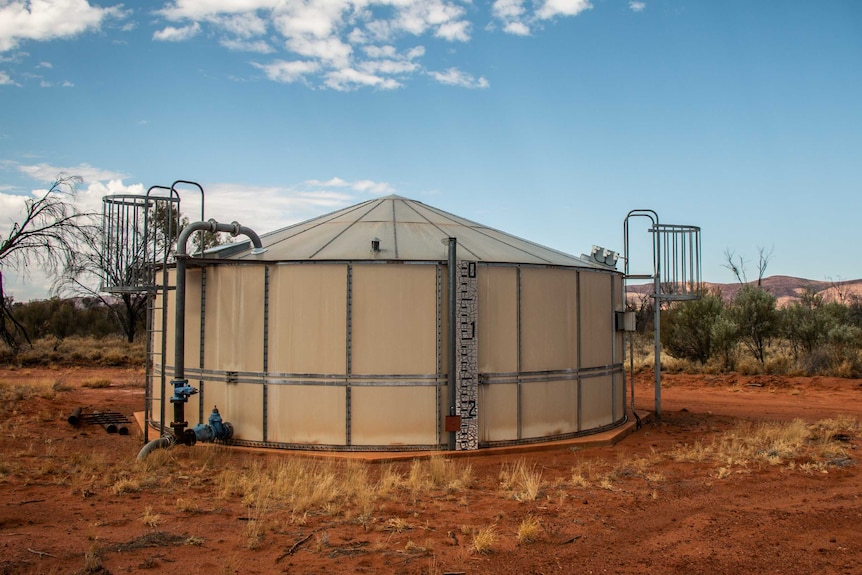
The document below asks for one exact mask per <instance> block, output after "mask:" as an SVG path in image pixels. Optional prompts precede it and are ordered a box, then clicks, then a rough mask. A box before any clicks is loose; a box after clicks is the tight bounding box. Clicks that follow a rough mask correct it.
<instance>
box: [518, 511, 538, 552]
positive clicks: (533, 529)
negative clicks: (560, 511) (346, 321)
mask: <svg viewBox="0 0 862 575" xmlns="http://www.w3.org/2000/svg"><path fill="white" fill-rule="evenodd" d="M541 534H542V524H541V523H540V522H539V520H538V519H537V518H536V517H534V516H532V515H527V516H526V517H524V519H523V520H522V521H521V524H520V525H518V543H521V544H523V545H527V544H530V543H534V542H536V541H538V540H539V538H540V537H541Z"/></svg>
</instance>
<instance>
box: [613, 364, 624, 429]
mask: <svg viewBox="0 0 862 575" xmlns="http://www.w3.org/2000/svg"><path fill="white" fill-rule="evenodd" d="M625 377H626V374H625V372H623V373H618V374H616V375H615V376H614V382H615V384H616V387H615V388H614V407H615V409H616V416H617V419H619V418H620V417H622V416H623V414H624V413H625V411H626V398H625V395H624V394H623V388H624V387H625V384H626V382H625Z"/></svg>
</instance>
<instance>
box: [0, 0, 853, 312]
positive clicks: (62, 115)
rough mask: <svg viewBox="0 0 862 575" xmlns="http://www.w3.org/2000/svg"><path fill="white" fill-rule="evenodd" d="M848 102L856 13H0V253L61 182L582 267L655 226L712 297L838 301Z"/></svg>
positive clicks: (293, 3) (476, 4)
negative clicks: (462, 221)
mask: <svg viewBox="0 0 862 575" xmlns="http://www.w3.org/2000/svg"><path fill="white" fill-rule="evenodd" d="M860 102H862V3H860V2H856V1H853V0H850V1H845V2H841V1H832V2H810V1H793V0H785V1H769V0H764V1H758V2H752V1H750V0H740V1H736V0H724V1H705V0H704V1H683V0H644V1H640V2H633V1H630V0H535V1H533V0H497V1H495V2H482V1H479V0H474V1H472V2H471V1H469V0H423V1H419V0H353V1H350V0H154V1H151V2H134V3H127V4H125V5H123V4H119V3H115V2H113V1H111V0H98V1H97V0H89V1H88V0H52V1H51V2H48V1H47V0H0V109H2V113H0V232H5V231H7V230H8V226H9V223H10V222H11V221H13V220H15V219H16V217H17V215H18V211H17V210H18V208H19V207H20V205H21V204H22V202H23V199H24V198H25V197H27V195H29V194H32V193H33V192H34V190H40V189H45V188H46V187H47V186H48V185H49V184H50V182H51V181H52V180H53V179H54V178H55V177H56V176H57V175H58V173H61V172H63V173H67V174H76V175H80V176H82V177H83V178H84V180H85V181H84V183H83V185H82V186H81V195H80V197H81V202H82V205H85V206H88V207H91V208H92V209H99V199H100V198H101V196H102V195H104V194H108V193H121V192H139V191H142V190H144V189H145V188H147V187H149V186H151V185H156V184H159V185H169V184H170V183H171V182H173V181H174V180H177V179H189V180H194V181H198V182H200V183H202V184H203V185H204V187H205V189H206V201H207V214H206V217H208V218H209V217H213V218H216V219H218V220H220V221H231V220H238V221H240V222H241V223H242V224H243V225H247V226H250V227H252V228H254V229H255V230H257V231H259V232H261V233H263V232H266V231H270V230H273V229H276V228H279V227H282V226H284V225H287V224H290V223H294V222H297V221H301V220H304V219H307V218H309V217H312V216H315V215H319V214H322V213H326V212H328V211H331V210H334V209H337V208H340V207H342V206H345V205H349V204H352V203H356V202H359V201H362V200H365V199H368V198H372V197H376V196H379V195H383V194H390V193H397V194H400V195H403V196H407V197H410V198H413V199H417V200H420V201H423V202H425V203H428V204H431V205H433V206H436V207H439V208H442V209H444V210H447V211H450V212H454V213H457V214H459V215H461V216H464V217H467V218H470V219H473V220H476V221H479V222H482V223H484V224H487V225H489V226H492V227H495V228H499V229H502V230H505V231H507V232H509V233H513V234H515V235H519V236H522V237H525V238H528V239H530V240H533V241H536V242H538V243H542V244H545V245H548V246H550V247H553V248H556V249H559V250H562V251H565V252H568V253H573V254H580V253H583V252H589V250H590V247H591V246H592V245H593V244H599V245H602V246H604V247H607V248H610V249H615V250H618V251H622V248H623V220H624V218H625V216H626V214H627V213H628V211H629V210H632V209H644V208H648V209H653V210H655V211H657V212H658V213H659V215H660V217H661V220H662V222H664V223H675V224H690V225H697V226H701V228H702V230H703V231H702V243H703V264H702V265H703V277H704V279H706V280H708V281H715V282H730V281H734V278H733V276H732V275H731V274H730V272H729V271H727V270H726V269H724V268H723V267H722V263H723V254H724V252H725V250H731V251H733V252H735V253H736V254H738V255H741V256H743V257H744V258H745V259H746V260H748V261H751V262H752V263H751V264H750V265H751V266H752V268H750V269H749V273H750V274H751V273H754V269H753V265H754V260H756V257H757V248H758V247H764V248H767V249H770V250H772V254H773V255H772V259H771V262H770V265H769V268H768V270H767V275H775V274H785V275H794V276H800V277H806V278H809V279H814V280H823V279H827V278H831V279H834V280H837V279H855V278H859V277H862V268H860V257H859V255H858V253H857V249H858V246H859V245H860V244H862V241H860V240H862V232H860V229H862V226H860V225H859V220H860V214H862V209H860V208H862V200H860V194H862V104H860ZM183 198H184V206H185V207H186V208H185V211H187V212H189V213H192V214H194V213H197V210H199V208H197V207H196V206H195V202H196V201H197V198H196V196H195V194H192V193H189V194H188V195H184V196H183ZM633 241H635V242H639V243H642V244H643V245H648V242H649V241H650V238H649V234H647V233H646V221H645V220H644V221H643V222H636V225H634V226H633ZM647 263H648V262H644V265H646V264H647ZM644 265H641V264H639V263H638V262H633V267H634V268H635V269H633V271H643V270H642V268H643V267H644ZM3 272H4V278H5V284H6V289H7V291H8V292H10V293H11V294H12V295H14V296H15V298H16V299H17V300H19V301H23V300H27V299H30V298H33V297H44V295H45V293H46V292H45V286H46V285H47V284H46V281H45V280H44V278H42V277H41V276H40V274H39V273H38V272H33V273H31V274H30V275H29V277H26V278H23V277H20V275H19V274H16V273H15V272H14V270H9V269H4V270H3Z"/></svg>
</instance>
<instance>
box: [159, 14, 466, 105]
mask: <svg viewBox="0 0 862 575" xmlns="http://www.w3.org/2000/svg"><path fill="white" fill-rule="evenodd" d="M471 4H472V0H170V1H168V2H166V3H165V4H164V5H163V7H162V9H161V10H158V11H157V12H156V14H157V16H159V17H161V18H163V19H165V20H167V21H168V23H169V24H170V25H168V26H166V27H165V28H163V30H162V31H161V32H158V33H157V35H154V39H161V40H167V39H171V40H178V39H181V38H184V37H185V36H184V35H183V34H182V32H183V31H186V32H189V33H190V32H197V31H198V29H195V28H189V27H190V26H195V25H197V26H200V30H201V31H203V29H204V27H206V28H207V31H208V32H210V31H211V32H214V34H212V36H215V37H216V38H218V39H219V40H218V41H219V42H220V43H221V45H222V46H224V47H226V48H227V49H230V50H241V51H250V52H258V53H273V52H275V53H280V54H279V55H280V57H278V58H276V59H274V60H273V61H272V62H253V63H252V65H254V66H255V67H257V68H260V69H262V70H265V71H266V73H267V77H268V78H270V79H272V80H274V81H278V82H296V81H299V80H302V81H303V82H305V83H307V84H308V85H309V86H312V87H315V88H321V87H322V88H331V89H335V90H352V89H356V88H359V87H374V88H378V89H393V88H397V87H400V86H401V85H402V82H404V81H405V80H406V79H407V78H408V77H410V76H413V75H415V74H417V73H421V72H422V71H423V66H422V64H421V62H419V61H418V60H419V59H420V58H421V57H423V56H424V54H425V47H424V46H420V47H419V48H418V50H417V48H416V47H403V46H401V45H399V43H403V41H404V39H405V38H409V37H414V36H425V37H429V38H433V39H436V40H438V41H442V42H447V43H448V42H468V41H469V40H470V34H471V27H472V24H471V22H470V21H469V20H468V19H467V17H466V14H467V10H466V9H465V6H469V5H471ZM181 26H182V27H181ZM273 33H274V34H273Z"/></svg>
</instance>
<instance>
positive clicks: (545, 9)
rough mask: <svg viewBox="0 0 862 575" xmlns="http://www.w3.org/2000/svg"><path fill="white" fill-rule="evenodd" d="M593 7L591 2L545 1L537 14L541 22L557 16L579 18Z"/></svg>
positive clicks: (581, 0)
mask: <svg viewBox="0 0 862 575" xmlns="http://www.w3.org/2000/svg"><path fill="white" fill-rule="evenodd" d="M592 7H593V5H592V4H590V2H589V0H545V2H544V3H543V4H542V7H541V8H539V10H538V11H537V12H536V16H537V17H538V18H539V19H541V20H548V19H550V18H554V17H556V16H577V15H578V14H580V13H581V12H583V11H584V10H589V9H590V8H592Z"/></svg>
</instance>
